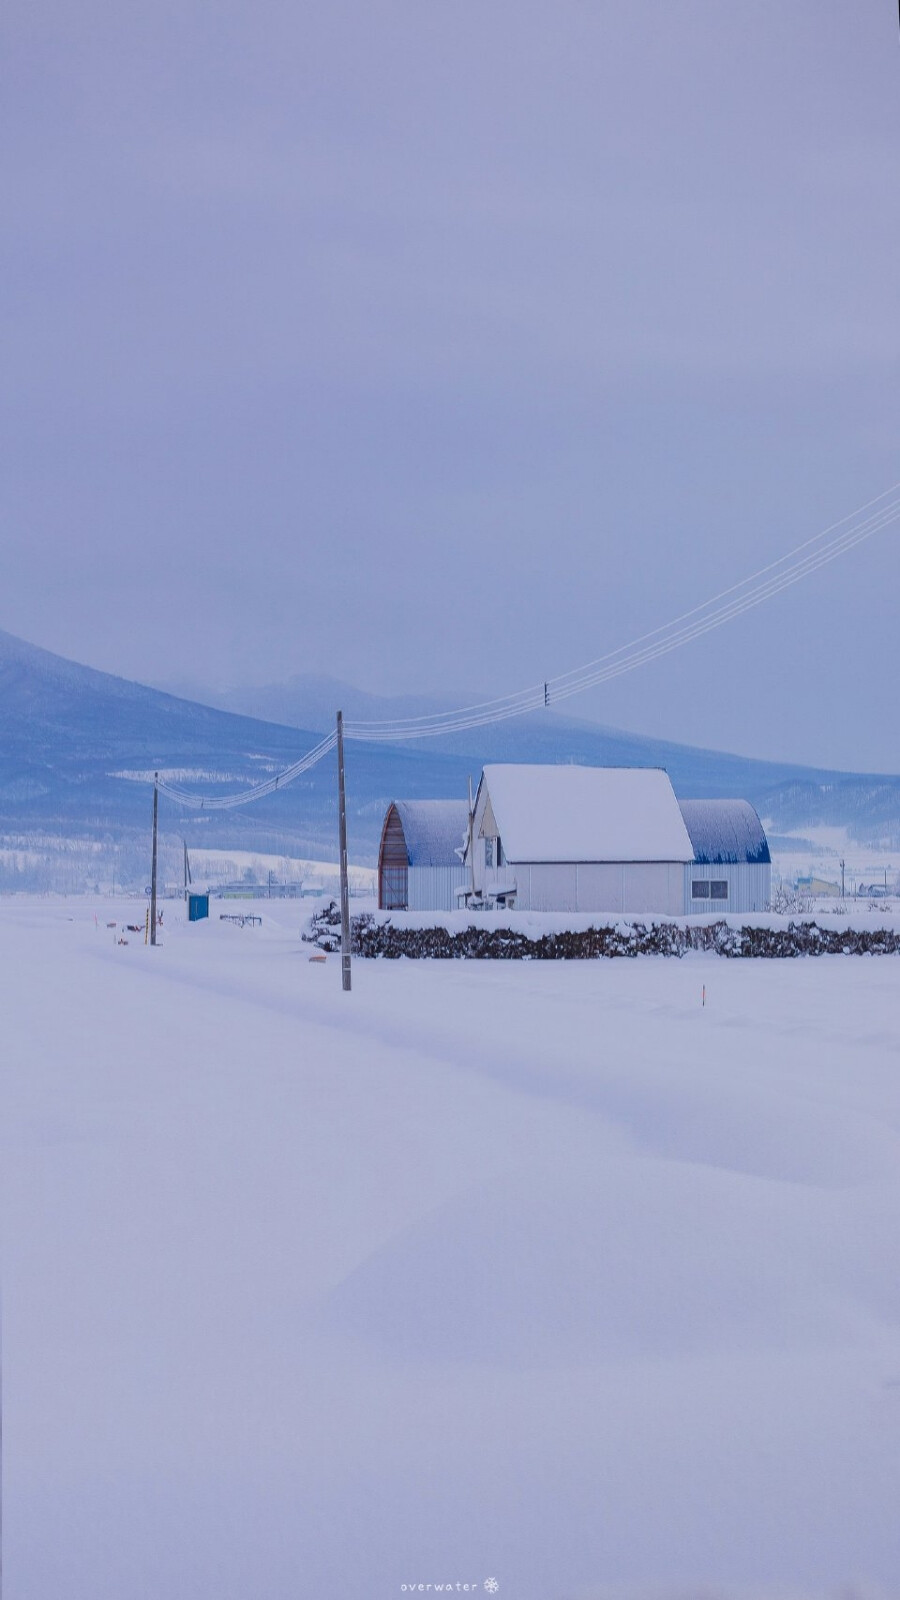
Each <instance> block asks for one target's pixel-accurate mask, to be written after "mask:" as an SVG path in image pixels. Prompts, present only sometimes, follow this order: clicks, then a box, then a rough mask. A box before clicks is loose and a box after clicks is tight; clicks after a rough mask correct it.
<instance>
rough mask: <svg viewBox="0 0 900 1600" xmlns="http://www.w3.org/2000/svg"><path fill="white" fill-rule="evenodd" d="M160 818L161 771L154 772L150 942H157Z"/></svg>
mask: <svg viewBox="0 0 900 1600" xmlns="http://www.w3.org/2000/svg"><path fill="white" fill-rule="evenodd" d="M158 819H159V773H158V772H154V774H153V854H152V856H151V858H150V943H151V944H155V943H156V825H157V821H158Z"/></svg>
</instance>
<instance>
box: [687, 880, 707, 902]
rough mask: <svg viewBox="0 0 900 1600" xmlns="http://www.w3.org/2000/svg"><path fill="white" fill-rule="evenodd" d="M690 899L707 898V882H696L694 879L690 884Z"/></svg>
mask: <svg viewBox="0 0 900 1600" xmlns="http://www.w3.org/2000/svg"><path fill="white" fill-rule="evenodd" d="M691 899H692V900H708V899H709V884H708V883H698V881H697V880H696V879H695V880H694V882H693V883H692V884H691Z"/></svg>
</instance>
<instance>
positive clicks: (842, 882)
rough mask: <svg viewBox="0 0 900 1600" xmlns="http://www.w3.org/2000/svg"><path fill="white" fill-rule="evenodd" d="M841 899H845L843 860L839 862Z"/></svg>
mask: <svg viewBox="0 0 900 1600" xmlns="http://www.w3.org/2000/svg"><path fill="white" fill-rule="evenodd" d="M841 899H842V900H843V899H845V893H844V862H843V861H842V862H841Z"/></svg>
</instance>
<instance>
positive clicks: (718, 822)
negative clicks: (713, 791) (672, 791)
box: [679, 800, 772, 865]
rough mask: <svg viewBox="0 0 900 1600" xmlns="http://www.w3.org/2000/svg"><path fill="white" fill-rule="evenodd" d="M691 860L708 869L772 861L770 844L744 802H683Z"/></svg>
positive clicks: (755, 815)
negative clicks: (691, 849)
mask: <svg viewBox="0 0 900 1600" xmlns="http://www.w3.org/2000/svg"><path fill="white" fill-rule="evenodd" d="M679 803H680V805H681V814H682V816H683V817H684V820H685V824H686V826H687V831H688V833H689V835H690V840H691V844H692V845H693V847H694V860H695V861H700V862H704V863H708V864H710V865H712V864H714V863H715V862H717V861H718V862H721V863H722V864H727V863H729V862H736V861H749V862H753V863H757V862H761V863H765V862H768V861H771V859H772V857H771V856H770V855H769V842H768V840H767V838H766V835H765V832H764V830H763V825H762V823H761V822H760V820H759V817H758V816H757V814H756V812H755V811H754V809H753V807H752V806H751V805H750V804H749V802H748V801H746V800H682V801H680V802H679Z"/></svg>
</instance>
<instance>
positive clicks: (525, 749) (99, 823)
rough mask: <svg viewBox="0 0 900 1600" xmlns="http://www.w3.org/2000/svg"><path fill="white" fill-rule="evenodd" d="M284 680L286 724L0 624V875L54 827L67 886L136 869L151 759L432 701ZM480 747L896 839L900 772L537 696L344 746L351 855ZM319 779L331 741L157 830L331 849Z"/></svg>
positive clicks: (267, 757)
mask: <svg viewBox="0 0 900 1600" xmlns="http://www.w3.org/2000/svg"><path fill="white" fill-rule="evenodd" d="M304 683H305V684H306V685H307V687H306V688H304ZM284 692H285V698H284V701H283V705H282V715H283V716H284V717H285V719H287V717H288V716H290V718H291V723H290V724H288V722H287V721H286V720H285V721H283V722H275V721H271V720H265V719H263V718H260V717H258V716H251V715H249V714H242V713H239V712H237V711H236V710H228V709H221V708H219V707H213V706H209V705H204V704H200V703H198V702H196V701H192V700H186V699H183V698H180V697H178V696H175V695H172V694H169V693H166V692H164V691H162V690H160V689H154V688H149V687H147V686H145V685H142V684H136V683H131V682H129V681H127V680H125V679H122V678H117V677H114V676H112V675H110V674H108V673H104V672H97V671H95V670H94V669H92V668H90V667H83V666H79V665H77V664H76V663H74V662H71V661H67V660H65V659H64V658H62V657H60V656H56V655H53V654H51V653H50V652H49V651H46V650H41V649H39V648H37V647H36V646H34V645H30V644H27V643H25V642H24V641H23V640H20V639H16V638H14V637H13V636H12V635H10V634H6V633H2V632H0V887H6V888H8V887H13V886H21V887H29V886H41V885H42V884H43V883H44V882H46V881H47V880H46V874H45V876H44V878H42V877H41V871H42V866H41V863H42V862H43V861H45V860H46V859H48V851H50V850H51V842H52V850H53V852H55V854H54V860H55V861H57V863H58V861H59V858H60V851H61V850H64V849H68V848H69V847H68V845H65V846H64V845H63V844H61V843H60V841H78V842H79V848H80V854H79V853H78V852H76V854H77V855H78V864H77V867H76V865H74V864H73V866H72V872H71V874H70V876H69V877H67V878H66V884H67V886H71V887H76V886H80V885H81V882H82V879H83V877H84V873H85V872H86V873H87V876H88V878H91V877H93V878H102V877H104V875H105V872H106V865H107V863H108V861H109V860H112V859H113V858H115V866H116V869H117V871H118V877H119V881H122V880H123V879H124V881H126V882H131V881H133V882H138V881H139V880H140V881H142V880H143V879H144V878H145V877H146V858H147V854H148V851H147V839H148V830H149V819H150V796H151V789H150V784H149V782H148V781H146V780H147V779H148V778H150V777H151V776H152V773H153V771H154V770H156V769H159V770H160V771H163V772H166V773H168V774H169V775H177V776H178V778H179V779H180V781H182V782H185V783H186V784H188V785H189V786H190V787H191V788H195V789H201V790H203V789H205V790H207V791H208V792H210V793H213V792H219V793H221V792H222V788H223V786H227V787H229V788H230V787H233V786H237V787H244V786H246V785H247V784H248V783H252V782H254V781H258V780H259V779H260V778H262V777H264V776H266V775H267V774H269V773H271V772H274V771H277V770H279V768H281V767H283V766H286V765H288V764H289V763H290V762H292V761H295V760H296V759H297V757H298V756H300V755H302V754H303V752H304V751H305V750H307V749H308V748H309V747H310V746H311V745H313V744H314V743H316V742H317V739H318V737H319V736H320V734H321V731H322V729H323V728H326V727H330V726H331V720H332V717H333V712H334V707H335V706H336V705H337V704H341V705H342V708H343V709H344V710H345V711H346V712H347V713H348V714H349V715H351V716H354V717H357V718H358V717H371V716H382V715H405V716H409V715H415V714H416V713H417V712H418V711H424V710H429V709H432V707H433V702H428V701H413V702H411V701H409V700H406V701H403V702H400V703H399V705H398V703H397V702H388V705H387V706H386V705H385V702H384V701H382V700H379V699H377V698H376V697H374V696H370V695H366V694H364V693H363V692H361V691H358V690H354V689H352V688H351V687H349V686H347V685H341V684H338V683H336V682H335V681H334V680H331V679H322V678H317V679H313V680H303V679H296V680H293V681H292V683H291V684H289V685H286V686H284ZM273 693H274V690H272V691H270V690H266V691H253V692H249V691H248V692H247V695H246V697H245V700H244V703H245V704H246V705H247V706H248V707H250V706H252V705H254V704H257V701H256V700H255V699H254V698H253V696H255V695H257V694H259V695H262V696H263V700H262V701H261V702H259V703H261V704H271V703H274V702H273V701H272V700H271V699H270V698H267V697H269V696H270V695H271V694H273ZM401 706H402V709H400V708H401ZM307 713H308V714H307ZM488 759H490V760H495V761H496V760H501V761H506V760H508V761H573V762H583V763H586V764H593V765H604V764H605V765H626V766H627V765H639V766H648V765H649V766H663V767H665V768H666V769H667V770H668V772H669V774H670V776H671V778H672V781H673V784H674V786H675V789H676V792H677V793H678V794H679V795H681V796H682V797H683V798H689V797H691V796H696V797H698V798H699V797H705V796H716V795H740V796H743V797H745V798H747V799H749V800H751V801H752V802H753V803H754V804H755V805H756V806H757V809H758V810H759V811H760V812H761V813H762V814H763V815H764V816H766V817H769V818H772V819H773V822H774V825H775V827H776V828H777V830H778V831H779V832H781V833H786V832H792V831H794V830H796V829H797V828H802V827H804V826H812V825H813V824H814V823H817V822H818V823H821V822H828V823H833V824H840V825H844V826H849V827H850V828H851V829H853V830H855V831H856V832H857V833H858V834H859V835H860V836H861V837H871V836H874V835H878V836H881V837H888V838H893V837H898V838H900V778H897V777H894V776H890V775H884V776H866V775H859V774H847V773H835V772H829V771H826V770H821V771H820V770H816V769H810V768H804V767H791V766H787V765H784V764H778V763H772V762H764V761H752V760H748V759H745V758H744V757H740V756H734V755H728V754H724V753H722V752H719V751H711V750H700V749H694V748H692V747H690V746H686V745H679V744H671V743H667V742H665V741H661V740H655V739H646V738H642V737H641V736H639V735H637V734H630V733H625V732H622V731H621V730H618V729H614V728H604V727H598V726H596V725H594V724H592V723H587V722H579V721H577V720H576V719H574V718H567V717H563V716H560V715H558V714H557V713H555V712H553V711H547V712H539V713H532V714H529V715H528V716H525V717H520V718H516V719H515V720H513V721H510V722H506V723H500V724H497V725H495V726H493V727H489V728H482V729H478V730H474V731H470V732H469V733H466V734H458V735H454V736H451V737H447V738H441V739H429V740H422V741H419V742H415V743H409V744H401V745H395V746H392V745H387V744H364V743H358V744H357V743H353V744H350V745H348V750H347V780H348V824H349V832H350V850H351V855H352V857H353V858H354V859H355V860H357V861H359V862H363V863H365V862H368V863H371V862H373V861H374V859H375V854H376V851H377V844H378V837H379V832H380V827H381V822H382V818H383V815H384V810H385V807H386V805H387V802H388V801H389V800H390V799H392V798H394V797H403V796H406V797H409V798H417V797H418V798H429V797H439V796H443V795H453V794H460V795H461V794H464V793H465V786H466V780H467V777H468V776H469V775H470V774H471V776H472V777H473V779H477V776H478V773H479V770H480V767H481V765H482V763H483V762H484V761H486V760H488ZM141 778H143V779H144V780H145V781H140V780H141ZM334 793H335V765H334V758H333V756H332V757H329V758H327V759H326V760H325V761H324V762H322V763H321V765H320V766H318V767H316V768H314V769H312V771H310V772H309V773H308V774H306V775H305V776H304V777H303V778H301V779H299V780H298V781H297V782H296V783H295V784H294V785H292V786H291V787H290V788H288V789H287V790H286V791H284V792H282V793H279V794H276V795H273V796H271V797H270V798H268V799H266V800H264V801H260V802H258V803H256V804H254V805H253V806H250V807H247V808H245V809H242V810H236V811H227V812H199V811H198V812H197V813H196V814H191V813H190V812H185V811H183V810H181V809H180V808H178V807H176V806H174V805H173V804H172V803H171V802H169V801H168V800H165V799H164V800H163V801H162V804H161V829H162V832H163V835H164V836H165V837H166V839H167V840H168V841H169V847H170V848H171V849H174V845H175V843H176V841H178V840H180V838H182V837H184V838H187V840H188V843H189V844H191V843H193V844H195V845H200V844H203V845H205V846H207V847H219V848H227V849H256V850H259V851H268V852H271V853H275V854H284V855H295V856H319V857H323V856H324V857H326V858H333V857H334V856H335V853H336V847H335V832H336V823H335V804H334ZM88 858H89V859H88ZM73 861H74V857H73Z"/></svg>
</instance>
